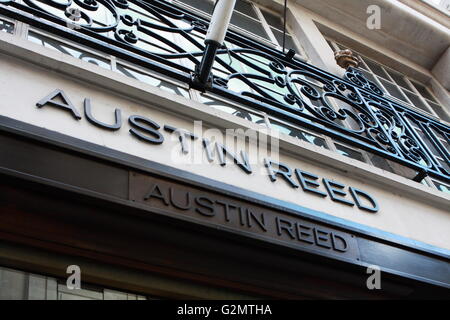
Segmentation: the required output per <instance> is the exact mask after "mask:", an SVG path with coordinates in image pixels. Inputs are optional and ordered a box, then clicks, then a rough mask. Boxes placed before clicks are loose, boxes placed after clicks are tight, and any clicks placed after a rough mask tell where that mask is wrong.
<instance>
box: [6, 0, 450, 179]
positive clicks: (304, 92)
mask: <svg viewBox="0 0 450 320" xmlns="http://www.w3.org/2000/svg"><path fill="white" fill-rule="evenodd" d="M10 8H14V10H10ZM17 12H26V13H28V15H25V14H23V15H22V14H20V13H19V14H18V13H17ZM0 13H2V14H4V15H6V16H8V15H9V16H11V17H13V18H15V19H18V20H23V21H25V22H27V23H29V24H31V25H35V26H36V27H39V28H44V29H47V31H49V32H53V33H57V34H59V35H62V36H66V37H68V38H69V39H71V40H75V41H77V42H80V43H83V44H84V45H87V46H91V47H93V48H95V49H97V50H103V51H106V52H108V53H110V54H114V55H116V56H117V57H120V58H122V59H126V60H130V61H132V62H134V63H138V64H140V65H142V66H143V67H146V68H148V69H153V70H155V71H157V72H159V73H164V74H166V75H167V76H169V77H173V78H176V79H178V80H180V81H185V82H189V81H190V74H191V73H192V72H194V70H195V69H196V66H197V65H198V64H199V63H200V60H201V57H202V55H203V51H204V43H203V40H204V37H205V34H206V30H207V28H208V21H205V20H203V19H202V18H200V17H198V16H196V15H194V14H192V13H189V12H187V11H186V10H184V9H182V8H178V7H176V6H174V5H173V4H171V3H168V2H166V1H164V0H153V1H142V0H24V1H23V4H19V3H17V2H14V1H11V0H0ZM30 13H31V14H32V16H33V17H32V18H31V17H30ZM77 14H79V16H77ZM46 21H48V23H46ZM74 23H75V24H76V25H77V26H78V28H75V29H74V28H68V26H69V25H72V24H74ZM55 24H57V25H59V26H55ZM209 90H210V91H211V92H213V93H215V94H218V95H221V96H223V97H226V98H227V99H231V100H234V101H236V102H238V103H243V104H245V105H247V106H250V107H252V108H254V109H259V110H262V111H265V112H266V113H268V114H269V115H272V116H274V117H277V118H280V119H283V120H286V121H289V122H291V123H292V124H295V125H298V126H300V127H306V128H308V129H311V130H315V131H317V132H320V133H323V134H326V135H328V136H331V137H333V138H335V139H338V140H341V141H344V142H346V143H348V144H351V145H354V146H356V147H359V148H362V149H365V150H367V151H370V152H372V153H375V154H378V155H380V156H382V157H384V158H387V159H390V160H393V161H397V162H399V163H401V164H403V165H406V166H409V167H411V168H413V169H415V170H416V171H417V172H423V171H425V172H427V173H428V174H430V175H433V176H435V177H438V178H440V179H443V180H445V181H450V174H449V170H447V167H449V164H450V162H449V161H450V155H449V137H450V128H449V127H448V126H446V125H443V124H442V123H440V122H437V121H435V120H434V119H431V118H427V117H425V116H424V115H422V114H419V113H417V112H415V111H413V110H411V109H408V108H406V107H405V106H403V105H400V104H397V103H396V102H395V101H391V100H389V99H387V98H386V97H384V94H383V91H382V90H381V89H380V88H379V87H378V86H377V85H376V84H375V83H373V82H371V81H369V80H368V79H367V78H366V77H365V76H364V74H363V73H362V72H360V71H359V70H358V69H356V68H352V67H350V68H348V70H347V72H346V73H345V77H344V78H343V79H341V78H338V77H336V76H334V75H331V74H329V73H327V72H325V71H323V70H320V69H318V68H316V67H314V66H311V65H309V64H307V63H305V62H303V61H300V60H298V59H296V58H295V57H293V55H292V54H290V55H289V56H286V55H285V54H284V53H283V52H280V51H277V50H274V49H272V48H269V47H267V46H264V45H262V44H259V43H257V42H255V41H253V40H251V39H249V38H247V37H245V36H242V35H240V34H238V33H235V32H232V31H230V32H229V33H228V34H227V38H226V47H224V48H221V49H220V50H219V51H218V54H217V57H216V61H215V64H214V69H213V81H212V88H210V89H209ZM241 116H242V115H241ZM418 128H420V130H419V129H418ZM418 130H419V131H418ZM419 133H420V135H419ZM442 159H443V160H444V163H443V162H442Z"/></svg>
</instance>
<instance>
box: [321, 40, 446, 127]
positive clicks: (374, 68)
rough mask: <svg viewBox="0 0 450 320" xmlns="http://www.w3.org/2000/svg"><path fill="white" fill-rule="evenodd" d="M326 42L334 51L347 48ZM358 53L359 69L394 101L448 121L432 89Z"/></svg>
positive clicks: (330, 41)
mask: <svg viewBox="0 0 450 320" xmlns="http://www.w3.org/2000/svg"><path fill="white" fill-rule="evenodd" d="M328 44H329V45H330V47H331V48H332V49H333V50H334V51H336V50H343V49H347V48H346V47H345V46H343V45H341V44H339V43H336V42H334V41H332V40H328ZM358 55H359V58H360V61H361V63H360V66H359V69H360V71H361V72H362V73H363V74H364V75H365V76H366V77H367V79H369V80H371V81H373V82H374V83H376V84H377V85H378V86H379V87H380V88H381V89H382V90H383V91H384V92H386V93H387V94H388V95H390V96H391V97H394V98H395V99H394V100H395V101H397V102H399V103H402V104H406V105H407V106H409V107H410V106H413V107H415V108H417V109H419V110H420V111H422V112H426V113H431V114H432V115H434V116H437V117H439V118H440V119H442V120H444V121H447V122H450V114H449V112H448V111H446V110H445V106H444V105H442V104H441V103H440V102H439V100H438V99H437V98H436V97H435V95H434V94H433V92H432V90H431V89H430V88H429V87H427V86H426V85H425V84H423V83H420V82H418V81H416V80H413V79H410V78H409V77H407V76H405V75H404V74H401V73H399V72H397V71H395V70H392V69H391V68H389V67H386V66H384V65H381V64H379V63H378V62H375V61H373V60H371V59H369V58H367V57H365V56H363V55H361V54H359V53H358ZM447 108H448V106H447Z"/></svg>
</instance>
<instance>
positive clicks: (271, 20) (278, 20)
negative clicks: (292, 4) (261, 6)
mask: <svg viewBox="0 0 450 320" xmlns="http://www.w3.org/2000/svg"><path fill="white" fill-rule="evenodd" d="M261 12H262V14H263V16H264V18H265V19H266V21H267V23H268V24H269V25H270V26H271V27H274V28H277V29H278V30H281V31H283V29H284V23H283V18H282V17H281V16H280V15H275V14H273V13H270V12H268V11H264V10H261Z"/></svg>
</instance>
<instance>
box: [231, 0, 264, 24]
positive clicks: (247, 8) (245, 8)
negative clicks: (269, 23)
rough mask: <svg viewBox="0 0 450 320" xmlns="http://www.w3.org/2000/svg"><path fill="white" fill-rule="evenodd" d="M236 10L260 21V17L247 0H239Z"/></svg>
mask: <svg viewBox="0 0 450 320" xmlns="http://www.w3.org/2000/svg"><path fill="white" fill-rule="evenodd" d="M234 9H235V10H236V11H239V12H241V13H243V14H246V15H248V16H250V17H252V18H255V19H258V16H257V14H256V12H255V10H254V9H253V6H252V5H251V4H250V3H248V2H247V1H245V0H237V1H236V6H235V7H234ZM258 20H259V19H258Z"/></svg>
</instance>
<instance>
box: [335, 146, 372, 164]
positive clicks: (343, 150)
mask: <svg viewBox="0 0 450 320" xmlns="http://www.w3.org/2000/svg"><path fill="white" fill-rule="evenodd" d="M335 145H336V151H337V153H339V154H341V155H343V156H346V157H349V158H352V159H355V160H358V161H362V162H365V161H364V157H363V155H362V153H361V152H358V151H356V150H353V149H350V148H347V147H345V146H343V145H340V144H337V143H336V144H335Z"/></svg>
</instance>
